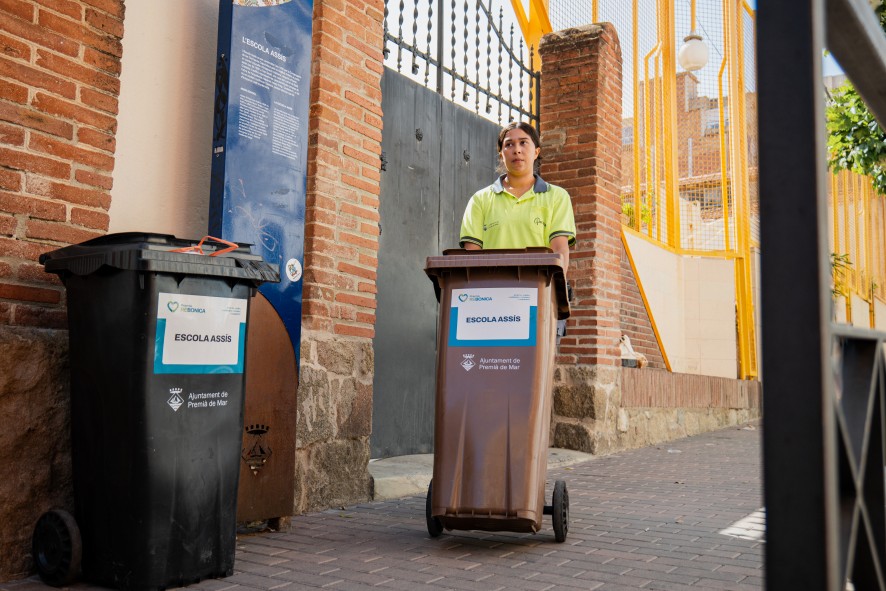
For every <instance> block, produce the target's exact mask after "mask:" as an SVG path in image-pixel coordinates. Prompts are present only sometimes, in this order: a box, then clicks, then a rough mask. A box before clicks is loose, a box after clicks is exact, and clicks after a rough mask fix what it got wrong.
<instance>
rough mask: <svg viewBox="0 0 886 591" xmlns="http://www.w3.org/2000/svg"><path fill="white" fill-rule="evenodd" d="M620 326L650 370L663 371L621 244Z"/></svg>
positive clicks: (634, 278)
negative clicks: (644, 357) (643, 356)
mask: <svg viewBox="0 0 886 591" xmlns="http://www.w3.org/2000/svg"><path fill="white" fill-rule="evenodd" d="M619 323H620V326H621V331H622V333H623V334H626V335H627V336H628V337H630V339H631V346H632V347H633V348H634V351H636V352H637V353H642V354H643V355H645V356H646V360H647V361H649V367H650V368H651V369H665V368H666V366H665V362H664V357H663V356H662V354H661V347H659V344H658V339H656V338H655V331H653V329H652V321H651V320H650V319H649V311H648V310H647V309H646V304H644V303H643V296H642V295H641V294H640V287H639V285H637V278H636V276H635V275H634V270H633V269H632V268H631V261H630V259H629V258H628V253H627V250H626V248H625V246H624V244H622V250H621V314H620V321H619Z"/></svg>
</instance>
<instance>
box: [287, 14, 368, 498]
mask: <svg viewBox="0 0 886 591" xmlns="http://www.w3.org/2000/svg"><path fill="white" fill-rule="evenodd" d="M383 18H384V3H383V1H382V0H373V1H370V2H367V1H365V0H316V1H315V3H314V38H313V65H312V79H311V122H310V130H309V140H308V142H309V147H308V186H307V211H306V219H305V275H304V292H303V319H302V349H301V378H300V385H299V423H298V428H297V430H296V447H297V452H296V453H297V468H296V472H297V475H296V478H297V481H298V482H297V487H296V497H297V498H296V507H295V512H300V511H305V510H310V509H317V508H325V507H329V506H331V505H337V504H346V503H348V502H354V501H357V500H362V499H366V498H368V496H369V494H370V479H369V473H368V471H367V466H368V461H369V434H370V431H371V426H372V379H373V363H374V358H373V349H372V338H373V336H374V335H375V309H376V286H375V281H376V275H377V268H378V235H379V214H378V206H379V183H380V180H381V177H380V165H381V162H380V154H381V130H382V111H381V77H382V73H383V71H384V66H383V65H382V60H383V56H382V39H383Z"/></svg>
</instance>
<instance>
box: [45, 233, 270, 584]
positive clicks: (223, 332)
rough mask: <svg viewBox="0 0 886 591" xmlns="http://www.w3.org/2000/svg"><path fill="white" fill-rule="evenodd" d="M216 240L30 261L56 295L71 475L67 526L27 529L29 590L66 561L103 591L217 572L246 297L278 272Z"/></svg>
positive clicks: (116, 241)
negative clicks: (33, 570)
mask: <svg viewBox="0 0 886 591" xmlns="http://www.w3.org/2000/svg"><path fill="white" fill-rule="evenodd" d="M207 238H208V237H207ZM204 241H205V243H204ZM223 242H224V241H218V240H215V239H204V240H203V241H200V243H199V244H195V241H192V240H183V239H179V238H176V237H174V236H169V235H162V234H146V233H123V234H111V235H107V236H103V237H100V238H96V239H94V240H89V241H87V242H84V243H82V244H77V245H74V246H69V247H66V248H61V249H59V250H56V251H53V252H49V253H46V254H44V255H43V256H42V257H41V262H42V263H43V264H44V266H45V269H46V271H47V272H49V273H56V274H58V275H59V276H60V278H61V280H62V281H63V283H64V285H65V287H66V291H67V305H68V328H69V342H70V369H71V454H72V462H73V479H74V514H73V516H72V515H70V514H68V513H66V512H65V511H63V510H60V509H54V510H52V511H49V512H47V513H45V514H43V516H41V517H40V519H39V520H38V522H37V526H36V528H35V531H34V536H33V556H34V561H35V563H36V566H37V570H38V573H39V574H40V576H41V577H42V578H43V579H44V581H45V582H47V583H49V584H51V585H56V586H61V585H66V584H68V583H70V582H71V580H73V579H74V578H76V576H77V574H78V570H79V568H78V567H79V566H80V565H79V564H78V562H80V560H81V558H82V576H83V578H84V579H86V580H88V581H90V582H93V583H96V584H99V585H103V586H108V587H115V588H119V589H163V588H166V587H174V586H180V585H186V584H189V583H193V582H196V581H199V580H201V579H206V578H213V577H223V576H228V575H230V574H232V573H233V567H234V548H235V536H236V521H235V517H236V508H237V485H238V479H239V471H240V465H239V463H240V453H241V433H242V431H243V398H244V391H243V385H244V363H245V358H246V355H245V354H246V326H247V321H248V317H249V301H250V298H251V297H252V296H253V295H254V293H255V289H256V287H257V286H258V285H260V284H261V283H264V282H269V281H270V282H276V281H279V274H278V272H277V270H276V269H275V268H274V267H272V266H270V265H268V264H267V263H265V262H264V261H262V260H261V258H260V257H258V256H255V255H253V254H251V252H250V249H249V246H248V245H237V244H234V243H224V244H222V243H223Z"/></svg>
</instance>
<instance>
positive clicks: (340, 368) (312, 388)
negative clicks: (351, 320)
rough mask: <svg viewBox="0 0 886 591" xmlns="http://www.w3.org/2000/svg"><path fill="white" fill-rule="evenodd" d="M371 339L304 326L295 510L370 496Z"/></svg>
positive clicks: (345, 503) (349, 501)
mask: <svg viewBox="0 0 886 591" xmlns="http://www.w3.org/2000/svg"><path fill="white" fill-rule="evenodd" d="M373 371H374V360H373V349H372V342H371V341H367V340H355V339H338V338H334V337H331V336H330V335H329V334H328V333H323V332H318V331H303V332H302V345H301V368H300V375H299V389H298V405H299V408H298V425H297V427H296V444H295V445H296V468H295V506H294V508H293V514H298V513H304V512H306V511H315V510H319V509H327V508H329V507H335V506H340V505H349V504H353V503H359V502H363V501H366V500H369V499H370V498H371V495H372V480H371V478H370V475H369V468H368V467H369V457H370V451H369V435H370V433H371V431H372V378H373Z"/></svg>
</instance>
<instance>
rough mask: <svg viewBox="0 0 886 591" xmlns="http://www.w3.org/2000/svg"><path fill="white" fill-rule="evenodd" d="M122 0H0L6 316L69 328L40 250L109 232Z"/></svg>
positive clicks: (0, 192)
mask: <svg viewBox="0 0 886 591" xmlns="http://www.w3.org/2000/svg"><path fill="white" fill-rule="evenodd" d="M123 14H124V7H123V0H77V1H74V0H58V1H57V2H45V1H37V0H6V1H4V2H0V19H2V21H3V27H2V32H0V324H3V325H22V326H40V327H57V328H60V327H63V326H64V323H65V315H64V310H63V302H64V294H63V290H62V288H61V284H60V282H59V281H58V280H57V279H56V278H55V276H53V275H47V274H45V273H44V272H43V270H42V266H41V265H39V263H38V262H37V259H38V257H39V256H40V254H41V253H43V252H46V251H49V250H53V249H55V248H58V247H60V246H64V245H67V244H71V243H75V242H80V241H82V240H86V239H89V238H93V237H95V236H98V235H101V234H103V233H105V232H106V231H107V229H108V209H109V207H110V205H111V195H110V189H111V172H112V171H113V168H114V148H115V143H114V133H115V131H116V126H117V98H118V95H119V92H120V81H119V75H120V58H121V54H122V47H121V38H122V36H123Z"/></svg>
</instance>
